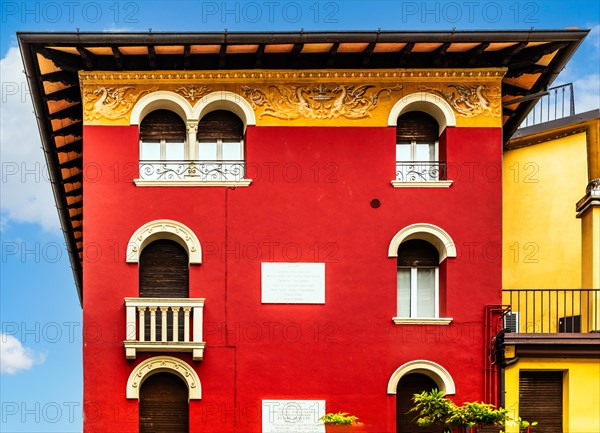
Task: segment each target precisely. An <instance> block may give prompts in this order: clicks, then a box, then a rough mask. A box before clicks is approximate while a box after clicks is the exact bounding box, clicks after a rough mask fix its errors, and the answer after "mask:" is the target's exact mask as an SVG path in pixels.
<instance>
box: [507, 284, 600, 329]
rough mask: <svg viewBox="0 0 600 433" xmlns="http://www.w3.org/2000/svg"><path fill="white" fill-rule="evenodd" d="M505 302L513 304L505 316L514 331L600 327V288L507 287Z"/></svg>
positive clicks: (509, 327) (508, 326) (508, 325)
mask: <svg viewBox="0 0 600 433" xmlns="http://www.w3.org/2000/svg"><path fill="white" fill-rule="evenodd" d="M502 302H503V303H504V304H507V305H510V306H511V311H510V312H509V313H507V314H505V316H504V327H505V328H508V329H509V330H510V331H511V332H521V333H539V334H551V333H563V332H571V333H572V332H577V333H587V332H599V331H600V289H506V290H503V291H502Z"/></svg>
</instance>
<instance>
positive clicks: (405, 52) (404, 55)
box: [398, 42, 415, 66]
mask: <svg viewBox="0 0 600 433" xmlns="http://www.w3.org/2000/svg"><path fill="white" fill-rule="evenodd" d="M414 47H415V43H414V42H407V43H406V45H404V47H402V49H401V50H400V51H398V66H404V65H406V63H407V60H408V56H409V55H410V53H411V52H412V50H413V48H414Z"/></svg>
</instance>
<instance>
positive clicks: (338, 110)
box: [79, 68, 506, 128]
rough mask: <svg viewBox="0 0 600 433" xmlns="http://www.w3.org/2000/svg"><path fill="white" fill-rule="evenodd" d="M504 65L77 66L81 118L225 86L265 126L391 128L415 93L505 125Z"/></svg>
mask: <svg viewBox="0 0 600 433" xmlns="http://www.w3.org/2000/svg"><path fill="white" fill-rule="evenodd" d="M505 72H506V69H505V68H489V69H435V70H429V69H427V70H425V69H394V70H368V71H365V70H302V71H297V70H290V71H286V70H248V71H244V70H236V71H152V72H144V71H140V72H102V71H94V72H83V71H82V72H80V73H79V80H80V83H81V92H82V100H83V106H84V107H83V108H84V110H83V115H84V119H83V121H84V124H86V125H128V124H130V122H129V120H130V114H131V111H132V109H133V107H134V106H135V104H136V103H137V102H138V101H139V100H140V99H141V98H143V97H144V96H146V95H148V94H150V93H152V92H155V91H157V90H161V91H168V92H172V93H174V94H176V95H177V96H178V97H183V98H184V99H185V100H186V101H187V103H188V104H189V105H190V109H191V107H195V106H198V104H202V100H203V98H205V97H206V96H207V95H209V94H211V93H214V92H220V91H226V92H232V93H234V94H236V95H239V97H240V98H243V99H245V100H246V102H247V103H248V104H250V105H251V106H252V109H253V110H254V113H255V117H256V124H257V125H260V126H281V125H285V126H388V117H389V115H390V112H391V110H392V108H393V107H394V105H395V104H396V103H397V102H398V101H400V100H402V98H404V97H406V96H408V95H411V94H415V93H418V94H422V95H424V96H423V98H424V101H427V99H426V98H432V100H436V99H439V100H442V101H443V102H444V103H445V104H446V105H447V106H448V107H450V108H449V109H450V110H452V111H453V112H454V114H455V117H456V126H466V127H498V128H500V127H502V110H501V105H502V98H501V82H502V77H503V76H504V74H505Z"/></svg>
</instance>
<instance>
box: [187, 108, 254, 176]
mask: <svg viewBox="0 0 600 433" xmlns="http://www.w3.org/2000/svg"><path fill="white" fill-rule="evenodd" d="M197 141H198V143H197V146H198V148H197V155H198V159H199V160H200V169H199V170H200V175H201V176H202V177H203V178H204V179H206V180H240V179H243V178H244V175H245V172H244V167H245V166H244V122H242V120H241V119H240V118H239V117H238V116H237V115H235V114H234V113H232V112H231V111H227V110H216V111H211V112H209V113H207V114H206V115H204V116H203V117H202V119H200V122H199V124H198V134H197Z"/></svg>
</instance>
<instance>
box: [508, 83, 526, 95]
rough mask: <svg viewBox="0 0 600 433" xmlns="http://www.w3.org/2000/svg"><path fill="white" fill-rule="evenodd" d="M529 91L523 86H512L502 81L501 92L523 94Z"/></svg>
mask: <svg viewBox="0 0 600 433" xmlns="http://www.w3.org/2000/svg"><path fill="white" fill-rule="evenodd" d="M528 92H529V90H528V89H524V88H523V87H519V86H513V85H512V84H508V83H502V94H503V95H511V96H524V95H526V94H527V93H528Z"/></svg>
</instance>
